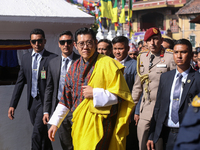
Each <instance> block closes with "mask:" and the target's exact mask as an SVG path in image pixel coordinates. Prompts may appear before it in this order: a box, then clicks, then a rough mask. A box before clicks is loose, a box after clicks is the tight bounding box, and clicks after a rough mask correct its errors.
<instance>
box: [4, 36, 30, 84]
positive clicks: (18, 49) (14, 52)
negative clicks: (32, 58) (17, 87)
mask: <svg viewBox="0 0 200 150" xmlns="http://www.w3.org/2000/svg"><path fill="white" fill-rule="evenodd" d="M30 48H31V45H30V41H29V40H0V85H11V84H15V82H16V79H17V75H18V72H19V69H20V64H21V58H22V55H23V54H24V53H27V52H28V51H29V50H28V49H30Z"/></svg>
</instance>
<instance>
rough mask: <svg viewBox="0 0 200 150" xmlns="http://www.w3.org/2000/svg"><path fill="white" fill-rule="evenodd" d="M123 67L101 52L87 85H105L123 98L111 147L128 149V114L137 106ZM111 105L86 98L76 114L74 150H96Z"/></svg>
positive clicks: (112, 148)
mask: <svg viewBox="0 0 200 150" xmlns="http://www.w3.org/2000/svg"><path fill="white" fill-rule="evenodd" d="M123 70H124V66H123V65H121V64H120V63H119V62H117V61H116V60H114V59H112V58H110V57H108V56H104V55H101V54H99V56H98V58H97V61H96V64H95V67H94V70H93V73H92V75H91V77H90V80H89V82H88V85H89V86H91V87H92V88H104V89H105V90H108V91H109V92H111V93H113V94H115V95H117V96H118V97H120V98H122V99H123V100H122V102H120V103H119V105H118V113H117V120H116V124H115V129H114V131H113V135H112V138H111V141H110V145H109V150H125V148H126V136H127V135H128V133H129V122H128V118H129V115H130V113H131V111H132V109H133V107H134V103H133V100H132V96H131V93H130V91H129V88H128V86H127V84H126V80H125V79H124V76H123ZM110 109H111V106H107V107H98V108H95V107H94V105H93V100H92V99H84V100H83V101H82V102H81V103H80V105H79V106H78V107H77V108H76V110H75V111H74V113H73V119H72V121H73V125H72V139H73V145H74V150H95V148H96V145H97V144H98V142H99V141H100V140H101V138H102V137H103V125H102V122H103V119H104V118H107V116H108V114H109V113H110Z"/></svg>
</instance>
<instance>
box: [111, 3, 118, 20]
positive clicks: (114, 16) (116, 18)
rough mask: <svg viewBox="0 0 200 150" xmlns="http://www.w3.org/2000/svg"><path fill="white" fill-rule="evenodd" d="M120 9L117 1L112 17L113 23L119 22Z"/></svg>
mask: <svg viewBox="0 0 200 150" xmlns="http://www.w3.org/2000/svg"><path fill="white" fill-rule="evenodd" d="M117 11H118V9H117V0H115V3H114V6H113V17H112V23H115V22H118V12H117Z"/></svg>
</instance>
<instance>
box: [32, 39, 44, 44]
mask: <svg viewBox="0 0 200 150" xmlns="http://www.w3.org/2000/svg"><path fill="white" fill-rule="evenodd" d="M36 42H38V44H41V43H42V42H43V39H38V40H31V43H32V44H36Z"/></svg>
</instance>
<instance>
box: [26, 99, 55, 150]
mask: <svg viewBox="0 0 200 150" xmlns="http://www.w3.org/2000/svg"><path fill="white" fill-rule="evenodd" d="M29 115H30V119H31V123H32V125H33V133H32V147H31V149H32V150H53V148H52V145H51V141H50V140H49V138H48V128H47V125H44V124H43V121H42V118H43V106H42V102H41V99H40V97H39V96H37V97H36V98H33V99H32V105H31V107H30V110H29Z"/></svg>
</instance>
